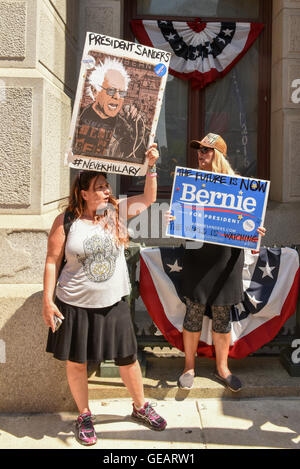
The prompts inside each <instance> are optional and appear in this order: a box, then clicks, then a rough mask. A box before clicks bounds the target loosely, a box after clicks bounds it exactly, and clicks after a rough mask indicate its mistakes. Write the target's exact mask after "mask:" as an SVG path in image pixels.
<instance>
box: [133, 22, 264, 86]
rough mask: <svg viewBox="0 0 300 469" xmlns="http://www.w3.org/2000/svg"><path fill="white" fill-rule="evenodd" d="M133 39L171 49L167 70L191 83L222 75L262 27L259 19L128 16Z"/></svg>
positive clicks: (213, 79) (229, 68)
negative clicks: (187, 20) (193, 19)
mask: <svg viewBox="0 0 300 469" xmlns="http://www.w3.org/2000/svg"><path fill="white" fill-rule="evenodd" d="M130 23H131V28H132V31H133V33H134V35H135V37H136V39H137V40H138V41H139V42H140V43H141V44H144V45H146V46H150V47H155V48H157V49H162V50H165V51H168V52H171V53H172V58H171V62H170V67H169V72H170V73H171V74H172V75H174V76H176V77H178V78H181V79H183V80H191V83H192V87H194V88H204V87H205V86H206V85H208V84H209V83H211V82H213V81H215V80H216V79H217V78H220V77H223V76H224V75H226V73H228V72H229V71H230V70H231V69H232V67H233V66H234V65H235V64H236V63H237V62H238V61H239V60H240V59H241V58H242V57H243V55H244V54H245V53H246V52H247V50H248V49H249V48H250V47H251V45H252V44H253V42H254V41H255V40H256V38H257V37H258V36H259V34H260V33H261V31H262V30H263V28H264V25H263V24H261V23H234V22H225V21H224V22H223V21H222V22H208V23H204V22H201V21H200V20H195V21H194V22H179V21H162V20H158V21H153V20H132V21H131V22H130Z"/></svg>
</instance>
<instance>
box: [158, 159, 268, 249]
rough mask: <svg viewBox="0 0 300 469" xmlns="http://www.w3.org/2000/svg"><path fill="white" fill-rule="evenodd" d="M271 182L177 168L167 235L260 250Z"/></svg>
mask: <svg viewBox="0 0 300 469" xmlns="http://www.w3.org/2000/svg"><path fill="white" fill-rule="evenodd" d="M269 186H270V182H269V181H264V180H261V179H253V178H245V177H241V176H231V175H226V174H217V173H211V172H205V171H200V170H197V169H189V168H181V167H178V166H177V167H176V170H175V176H174V181H173V189H172V197H171V207H170V208H171V213H172V215H174V216H175V220H174V221H172V222H170V223H169V225H168V228H167V235H169V236H174V237H176V238H185V239H191V240H195V241H202V242H206V243H213V244H222V245H227V246H232V247H239V248H245V249H249V248H250V249H254V250H258V249H259V245H260V235H259V234H258V233H257V228H258V227H259V226H262V225H263V223H264V217H265V211H266V205H267V200H268V194H269Z"/></svg>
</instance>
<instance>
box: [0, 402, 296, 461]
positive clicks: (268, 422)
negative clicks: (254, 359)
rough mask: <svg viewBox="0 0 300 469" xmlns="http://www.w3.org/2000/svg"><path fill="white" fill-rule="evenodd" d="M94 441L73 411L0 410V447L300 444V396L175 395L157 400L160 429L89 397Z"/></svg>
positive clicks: (118, 405)
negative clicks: (88, 441) (79, 430)
mask: <svg viewBox="0 0 300 469" xmlns="http://www.w3.org/2000/svg"><path fill="white" fill-rule="evenodd" d="M91 410H92V412H93V413H94V414H95V415H96V423H95V429H96V432H97V435H98V438H99V440H98V443H97V444H96V445H95V446H92V447H90V448H86V447H83V446H81V445H80V444H79V443H78V442H77V441H76V440H75V438H74V433H73V431H74V420H75V418H76V417H77V415H76V414H72V413H57V414H31V415H3V414H2V415H0V449H85V450H87V449H88V450H93V449H98V450H108V449H109V450H113V451H116V454H120V452H121V453H122V451H121V450H125V449H127V450H128V449H130V450H132V451H133V452H134V451H135V450H140V449H148V450H149V449H156V450H162V449H168V450H169V451H172V452H176V451H177V450H179V449H185V450H189V451H197V450H200V449H238V448H247V449H258V448H260V449H279V448H280V449H288V448H291V449H299V448H300V399H299V398H291V399H287V398H281V399H247V400H236V399H235V400H225V399H191V400H186V401H183V402H180V403H179V402H176V401H174V400H173V399H172V400H167V401H159V402H157V408H156V410H157V411H158V412H160V413H161V414H162V415H163V416H164V417H165V418H166V419H167V421H168V426H167V428H166V430H164V431H163V432H155V431H152V430H150V429H148V428H146V427H144V426H143V425H139V424H137V423H135V422H133V421H132V420H131V419H130V413H131V402H130V400H128V399H119V400H114V399H112V400H102V401H92V402H91Z"/></svg>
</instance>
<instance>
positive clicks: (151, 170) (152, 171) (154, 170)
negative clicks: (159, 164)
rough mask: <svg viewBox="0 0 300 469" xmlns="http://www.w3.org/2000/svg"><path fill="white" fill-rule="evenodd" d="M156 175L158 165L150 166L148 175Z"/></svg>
mask: <svg viewBox="0 0 300 469" xmlns="http://www.w3.org/2000/svg"><path fill="white" fill-rule="evenodd" d="M151 173H156V164H154V165H153V166H148V170H147V174H151Z"/></svg>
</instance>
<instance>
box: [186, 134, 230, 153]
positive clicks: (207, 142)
mask: <svg viewBox="0 0 300 469" xmlns="http://www.w3.org/2000/svg"><path fill="white" fill-rule="evenodd" d="M190 146H191V148H196V149H199V148H200V146H203V147H208V148H215V149H216V150H219V151H220V152H221V153H222V154H223V155H224V156H227V145H226V143H225V141H224V140H223V139H222V137H220V135H217V134H212V133H210V134H207V135H206V136H205V137H204V138H203V139H202V140H192V141H191V143H190Z"/></svg>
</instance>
